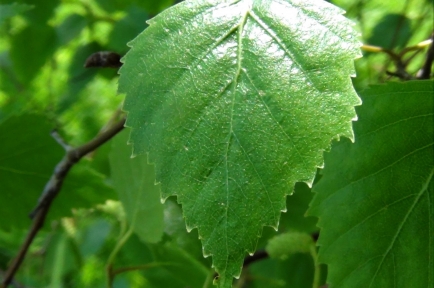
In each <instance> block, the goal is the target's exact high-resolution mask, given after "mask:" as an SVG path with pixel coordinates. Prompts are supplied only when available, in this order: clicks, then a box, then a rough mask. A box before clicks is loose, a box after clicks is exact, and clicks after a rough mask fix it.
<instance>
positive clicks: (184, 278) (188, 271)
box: [149, 243, 210, 287]
mask: <svg viewBox="0 0 434 288" xmlns="http://www.w3.org/2000/svg"><path fill="white" fill-rule="evenodd" d="M149 247H150V249H151V251H152V253H153V256H154V261H156V262H159V263H164V264H165V265H163V266H162V268H163V269H164V270H166V271H167V272H168V273H169V274H170V276H171V277H173V278H174V279H176V280H178V281H180V282H181V283H183V284H184V285H186V286H187V287H202V286H203V284H204V283H205V279H206V277H207V276H208V274H209V272H210V271H209V270H208V269H207V268H206V267H205V266H204V265H203V264H202V263H200V262H199V261H197V260H196V259H194V258H193V257H191V255H189V254H188V253H187V252H185V251H184V250H182V249H180V248H179V247H177V246H176V245H174V244H170V243H166V244H163V245H155V244H152V245H149ZM156 284H157V283H156ZM184 287H185V286H184Z"/></svg>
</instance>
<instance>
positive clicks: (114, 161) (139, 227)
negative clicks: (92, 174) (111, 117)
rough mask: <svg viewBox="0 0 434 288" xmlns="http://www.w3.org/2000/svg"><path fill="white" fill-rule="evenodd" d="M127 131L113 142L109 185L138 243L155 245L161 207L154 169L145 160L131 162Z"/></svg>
mask: <svg viewBox="0 0 434 288" xmlns="http://www.w3.org/2000/svg"><path fill="white" fill-rule="evenodd" d="M128 132H129V131H126V130H125V131H122V132H121V133H120V134H119V135H117V136H116V138H115V139H114V140H113V145H112V151H111V153H110V156H109V158H110V168H111V177H112V179H113V185H114V187H115V189H116V191H117V193H118V195H119V199H120V200H121V202H122V205H123V206H124V210H125V213H126V216H127V219H128V222H129V225H130V226H131V227H132V229H133V230H134V232H135V233H136V234H137V235H138V236H139V237H140V239H141V240H142V241H145V242H151V243H155V242H158V241H159V240H160V239H161V236H162V235H163V229H164V227H163V207H164V206H163V205H162V204H161V201H160V199H161V195H160V186H159V185H156V184H155V170H154V165H151V164H148V163H147V160H146V155H145V156H138V157H135V158H134V159H132V158H131V146H128V145H127V140H128V135H129V133H128Z"/></svg>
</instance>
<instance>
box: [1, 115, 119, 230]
mask: <svg viewBox="0 0 434 288" xmlns="http://www.w3.org/2000/svg"><path fill="white" fill-rule="evenodd" d="M51 127H52V125H51V124H49V123H48V121H47V119H46V118H45V117H43V116H38V115H22V116H14V117H11V118H9V119H7V120H6V121H4V122H3V123H1V124H0V191H2V192H1V193H0V203H5V204H4V207H3V208H2V209H1V210H0V216H1V218H2V219H9V220H8V221H0V228H1V229H7V230H9V229H11V228H12V227H14V228H15V229H21V228H28V227H29V225H30V218H29V217H28V214H29V213H30V212H31V210H32V209H33V208H34V207H35V206H36V203H37V199H38V198H39V196H40V194H41V193H42V191H43V188H44V186H45V184H46V182H47V181H48V179H49V178H50V176H51V174H52V173H53V171H54V167H55V165H56V164H57V163H58V162H59V161H60V160H61V159H62V157H63V155H64V151H63V149H62V148H61V147H60V146H59V144H57V143H56V142H55V141H54V139H52V138H51V136H50V130H51ZM17 129H19V131H20V132H19V133H17V132H16V131H17ZM103 181H104V178H103V177H102V176H101V175H100V174H98V173H96V172H95V171H93V170H92V169H90V168H88V167H87V165H86V163H80V164H78V165H75V167H73V169H72V171H71V172H70V174H69V175H68V177H67V178H66V179H65V183H64V186H63V189H62V191H61V193H59V195H58V197H56V199H55V200H54V202H53V204H52V207H51V209H50V211H49V213H48V216H47V217H48V220H50V219H55V218H59V217H62V216H67V215H70V214H71V209H72V208H79V207H92V206H93V205H95V204H97V203H100V202H102V201H105V200H106V199H108V198H113V197H114V194H113V190H112V189H111V188H110V187H108V186H107V185H105V184H104V183H103Z"/></svg>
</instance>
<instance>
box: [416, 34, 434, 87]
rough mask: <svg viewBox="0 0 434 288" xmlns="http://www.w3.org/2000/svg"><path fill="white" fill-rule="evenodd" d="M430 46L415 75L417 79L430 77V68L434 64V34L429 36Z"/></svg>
mask: <svg viewBox="0 0 434 288" xmlns="http://www.w3.org/2000/svg"><path fill="white" fill-rule="evenodd" d="M430 40H431V44H430V46H429V48H428V51H427V52H426V58H425V63H424V64H423V67H422V69H420V70H419V72H418V73H417V75H416V78H417V79H429V78H430V77H431V67H432V64H433V62H434V32H433V33H432V35H431V39H430Z"/></svg>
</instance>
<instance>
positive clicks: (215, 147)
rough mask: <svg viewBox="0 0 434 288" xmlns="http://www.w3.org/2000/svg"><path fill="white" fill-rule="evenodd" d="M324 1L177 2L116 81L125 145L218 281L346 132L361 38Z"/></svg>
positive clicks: (236, 270)
mask: <svg viewBox="0 0 434 288" xmlns="http://www.w3.org/2000/svg"><path fill="white" fill-rule="evenodd" d="M342 13H343V11H342V10H340V9H339V8H336V7H334V6H332V5H331V4H329V3H326V2H325V1H315V0H310V1H295V0H292V1H290V0H287V1H284V0H275V1H271V0H262V1H260V0H256V1H254V0H238V1H210V0H198V1H184V2H182V3H180V4H178V5H176V6H173V7H172V8H169V9H167V10H165V11H164V12H163V13H161V14H160V15H158V16H157V17H155V18H154V19H152V20H151V21H149V27H148V28H147V29H146V30H145V31H144V32H143V33H142V34H140V35H139V36H138V37H137V38H136V39H135V40H133V41H132V42H131V43H130V45H131V46H132V49H131V50H130V52H128V54H127V55H126V56H125V58H124V60H123V61H124V65H123V67H122V68H121V72H120V73H121V77H120V79H119V90H120V92H122V93H126V94H127V96H126V100H125V105H124V109H125V110H126V111H128V113H129V114H128V120H127V126H129V127H132V133H131V138H130V141H131V142H132V143H133V153H134V154H144V153H149V156H148V157H149V161H150V162H151V163H155V165H156V166H155V169H156V177H157V178H156V179H157V181H158V182H160V183H161V188H162V195H163V198H167V197H169V196H170V195H177V200H178V202H179V203H181V204H182V206H183V211H184V217H185V221H186V225H187V229H188V230H191V229H193V228H198V231H199V237H200V238H201V240H202V244H203V253H204V255H205V256H210V255H212V256H213V266H214V267H215V269H216V271H217V272H218V273H219V279H218V281H217V282H218V284H219V286H220V287H230V286H231V283H232V278H233V277H238V276H239V275H240V272H241V266H242V264H243V259H244V257H245V255H246V253H253V252H254V250H255V247H256V243H257V239H258V237H259V236H260V235H261V231H262V227H263V226H264V225H267V226H272V227H274V228H275V229H277V226H278V223H279V217H280V212H281V211H284V210H285V195H287V194H291V193H292V190H293V186H294V184H295V182H297V181H304V182H307V183H309V184H310V183H312V180H313V177H314V175H315V171H316V167H318V166H322V164H323V159H322V154H323V151H324V150H326V149H328V148H329V146H330V140H331V139H332V138H338V137H339V136H341V135H342V136H346V137H350V138H351V137H352V135H353V134H352V129H351V120H352V119H354V118H355V116H356V115H355V111H354V107H353V106H355V105H358V104H360V100H359V98H358V97H357V95H356V93H355V92H354V90H353V88H352V85H351V80H350V75H352V74H354V70H353V63H352V60H353V59H354V58H355V57H357V56H359V49H358V47H359V43H358V41H357V40H356V33H355V32H354V31H353V29H352V27H351V23H350V22H349V21H348V20H346V19H345V18H344V17H343V16H342V15H341V14H342Z"/></svg>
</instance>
